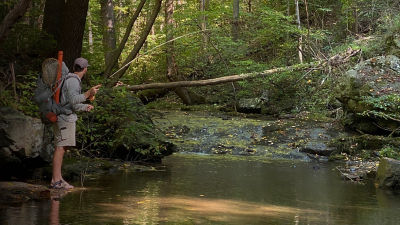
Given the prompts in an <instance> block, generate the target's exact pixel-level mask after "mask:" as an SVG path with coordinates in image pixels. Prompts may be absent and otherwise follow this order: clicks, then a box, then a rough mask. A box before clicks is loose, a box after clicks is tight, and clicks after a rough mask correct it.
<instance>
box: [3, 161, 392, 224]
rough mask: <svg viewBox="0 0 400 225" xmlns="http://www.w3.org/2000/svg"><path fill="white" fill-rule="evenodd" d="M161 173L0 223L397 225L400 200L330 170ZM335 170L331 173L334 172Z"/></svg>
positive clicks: (34, 206) (101, 182)
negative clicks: (342, 178) (341, 176)
mask: <svg viewBox="0 0 400 225" xmlns="http://www.w3.org/2000/svg"><path fill="white" fill-rule="evenodd" d="M252 159H254V158H252ZM164 163H165V165H166V166H167V170H166V171H164V172H142V173H123V172H121V173H116V174H108V175H105V176H103V177H102V178H101V179H96V180H88V181H87V183H85V185H86V186H87V187H89V189H86V190H83V189H81V190H82V191H81V190H80V189H77V190H75V189H74V192H72V193H69V194H67V195H66V196H63V197H62V196H61V197H62V198H61V197H60V196H58V198H60V200H59V201H57V199H58V198H57V196H55V198H54V197H53V199H52V200H50V201H44V202H28V203H25V204H23V205H21V206H15V207H12V206H7V207H6V206H1V205H0V224H12V225H14V224H16V225H19V224H21V225H25V224H26V225H46V224H51V225H60V224H68V225H91V224H95V225H98V224H110V225H127V224H295V225H301V224H313V225H314V224H321V225H322V224H324V225H325V224H354V225H361V224H362V225H381V224H398V221H400V214H399V213H398V212H399V211H400V196H398V195H394V194H392V193H391V192H389V193H387V192H385V191H382V190H379V189H375V187H374V186H373V185H369V184H366V185H356V184H351V183H348V182H345V181H343V180H341V179H340V177H339V176H338V174H337V173H336V171H335V170H332V168H331V167H329V164H326V165H320V169H318V170H314V169H313V168H312V165H310V164H296V166H295V167H294V166H293V162H282V163H273V162H271V163H264V162H256V161H252V162H249V161H245V160H233V159H231V158H220V159H218V158H216V157H212V156H208V158H203V159H202V158H199V157H196V158H193V157H192V158H187V157H179V156H174V157H171V158H168V160H166V161H165V162H164ZM333 168H334V166H333Z"/></svg>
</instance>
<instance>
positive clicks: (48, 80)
mask: <svg viewBox="0 0 400 225" xmlns="http://www.w3.org/2000/svg"><path fill="white" fill-rule="evenodd" d="M57 68H58V61H57V59H54V58H48V59H46V60H44V62H43V63H42V72H43V74H42V80H43V82H44V83H45V84H47V85H49V86H53V85H54V84H55V83H56V79H57Z"/></svg>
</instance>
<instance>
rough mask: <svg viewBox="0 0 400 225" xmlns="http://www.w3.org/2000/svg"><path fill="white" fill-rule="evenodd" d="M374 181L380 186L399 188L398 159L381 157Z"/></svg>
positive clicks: (399, 166)
mask: <svg viewBox="0 0 400 225" xmlns="http://www.w3.org/2000/svg"><path fill="white" fill-rule="evenodd" d="M376 183H377V184H378V186H379V187H380V188H384V189H396V190H400V161H399V160H396V159H391V158H382V159H381V161H380V163H379V167H378V172H377V175H376Z"/></svg>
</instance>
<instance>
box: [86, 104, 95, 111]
mask: <svg viewBox="0 0 400 225" xmlns="http://www.w3.org/2000/svg"><path fill="white" fill-rule="evenodd" d="M92 109H94V106H92V105H88V107H87V108H86V111H87V112H90V110H92Z"/></svg>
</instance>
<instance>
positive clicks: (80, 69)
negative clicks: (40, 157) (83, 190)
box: [50, 58, 101, 189]
mask: <svg viewBox="0 0 400 225" xmlns="http://www.w3.org/2000/svg"><path fill="white" fill-rule="evenodd" d="M88 66H89V64H88V61H87V60H86V59H84V58H77V59H75V62H74V68H73V70H74V73H69V74H68V75H67V76H66V78H65V80H64V84H63V85H62V88H61V96H60V103H61V104H62V105H67V104H69V105H70V106H71V109H72V111H73V112H77V111H87V112H89V111H91V110H92V109H93V106H92V105H89V104H82V102H84V101H86V99H92V98H93V97H94V96H95V95H96V93H97V91H98V90H99V88H100V86H101V85H96V86H94V87H92V88H90V89H89V90H88V91H87V92H85V93H83V94H81V79H82V77H83V76H84V75H85V74H86V72H87V68H88ZM77 119H78V117H77V115H76V114H75V113H72V114H69V115H64V114H61V115H59V116H58V120H57V123H56V124H55V126H54V134H55V144H56V148H55V151H54V155H53V176H52V179H51V183H50V187H51V188H55V189H72V188H74V186H72V185H70V184H68V183H67V182H66V181H65V180H64V179H63V177H62V175H61V166H62V161H63V157H64V153H65V148H66V147H68V146H75V130H76V121H77Z"/></svg>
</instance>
